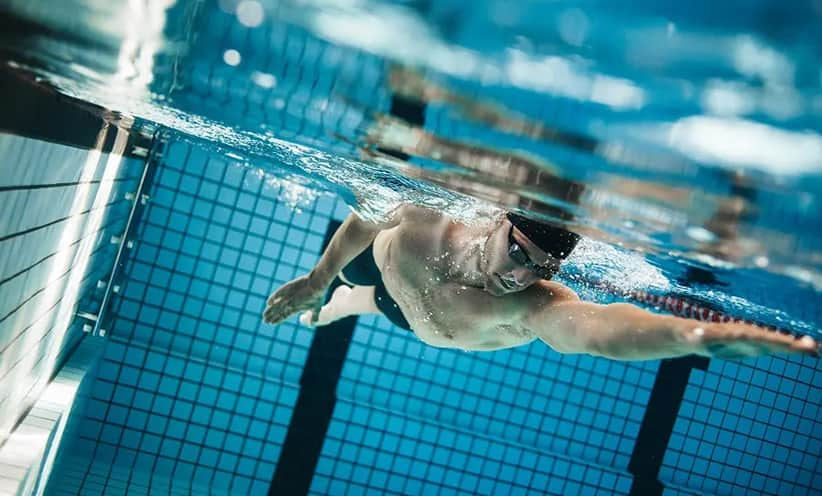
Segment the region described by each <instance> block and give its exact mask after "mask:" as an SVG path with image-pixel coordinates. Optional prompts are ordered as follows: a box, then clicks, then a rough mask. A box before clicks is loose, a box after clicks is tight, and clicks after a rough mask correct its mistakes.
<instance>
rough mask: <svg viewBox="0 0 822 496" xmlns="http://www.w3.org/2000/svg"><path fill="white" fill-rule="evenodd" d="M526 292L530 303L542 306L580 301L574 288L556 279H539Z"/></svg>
mask: <svg viewBox="0 0 822 496" xmlns="http://www.w3.org/2000/svg"><path fill="white" fill-rule="evenodd" d="M524 293H525V296H526V298H527V300H528V304H529V305H537V306H540V307H545V306H550V305H562V304H567V303H576V302H578V301H579V296H578V295H577V294H576V292H575V291H574V290H573V289H571V288H569V287H568V286H566V285H564V284H560V283H558V282H556V281H545V280H542V281H538V282H537V283H535V284H534V285H533V286H531V287H530V288H528V289H527V290H526V291H525V292H524Z"/></svg>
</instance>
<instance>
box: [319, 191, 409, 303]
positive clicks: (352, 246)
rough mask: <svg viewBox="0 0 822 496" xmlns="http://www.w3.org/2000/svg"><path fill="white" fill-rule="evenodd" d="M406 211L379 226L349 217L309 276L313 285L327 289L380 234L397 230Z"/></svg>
mask: <svg viewBox="0 0 822 496" xmlns="http://www.w3.org/2000/svg"><path fill="white" fill-rule="evenodd" d="M405 210H406V207H400V208H399V209H397V210H396V211H395V212H394V213H393V214H392V215H391V217H390V218H389V219H388V220H387V221H385V222H379V223H377V222H369V221H366V220H363V219H361V218H360V217H358V216H357V215H356V214H354V213H351V214H349V215H348V217H347V218H346V219H345V221H344V222H343V223H342V225H341V226H340V228H339V229H337V231H336V232H335V233H334V236H332V238H331V241H330V242H329V243H328V246H327V247H326V249H325V251H324V252H323V254H322V256H321V257H320V261H319V262H317V265H316V266H315V267H314V269H313V270H312V271H311V274H310V275H309V277H310V278H311V279H312V282H313V283H314V284H317V285H319V286H322V287H323V288H327V287H328V286H329V285H330V284H331V282H332V281H333V280H334V278H335V277H336V276H337V274H339V273H340V271H341V270H342V269H343V268H344V267H345V266H346V265H348V264H349V263H350V262H351V261H352V260H354V258H356V257H357V255H359V254H360V253H362V252H363V251H364V250H365V249H366V248H368V246H369V245H371V243H373V242H374V239H375V238H376V237H377V235H378V234H379V233H380V232H382V231H384V230H386V229H391V228H393V227H396V226H397V225H398V224H399V223H400V221H401V220H402V218H403V216H404V214H405Z"/></svg>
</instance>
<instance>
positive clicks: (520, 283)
mask: <svg viewBox="0 0 822 496" xmlns="http://www.w3.org/2000/svg"><path fill="white" fill-rule="evenodd" d="M503 277H505V279H506V280H507V281H509V282H511V283H513V284H514V285H515V286H517V287H518V288H524V287H525V286H529V285H530V284H531V283H533V282H534V281H535V280H536V279H535V278H534V274H533V273H532V272H531V271H530V270H528V269H526V268H524V267H518V268H516V269H514V270H512V271H511V272H509V273H507V274H505V276H503Z"/></svg>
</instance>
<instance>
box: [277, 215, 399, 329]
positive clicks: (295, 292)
mask: <svg viewBox="0 0 822 496" xmlns="http://www.w3.org/2000/svg"><path fill="white" fill-rule="evenodd" d="M403 212H404V207H401V208H399V209H397V211H396V212H395V213H394V214H393V215H392V216H391V218H390V219H389V220H388V221H386V222H382V223H374V222H368V221H365V220H362V219H360V218H359V217H358V216H357V215H355V214H353V213H352V214H350V215H349V216H348V218H346V219H345V221H344V222H343V223H342V225H341V226H340V228H339V229H337V231H336V232H335V233H334V236H333V237H332V238H331V241H330V242H329V243H328V246H327V247H326V249H325V251H324V252H323V254H322V256H321V257H320V260H319V262H317V265H316V266H315V267H314V269H313V270H312V271H311V272H310V273H309V274H307V275H305V276H302V277H299V278H297V279H294V280H293V281H291V282H288V283H286V284H285V285H283V286H282V287H281V288H280V289H278V290H277V291H275V292H274V293H273V294H272V295H271V296H270V297H269V298H268V302H267V307H266V309H265V313H264V314H263V318H264V320H265V321H266V322H267V323H269V324H276V323H278V322H281V321H283V320H285V319H287V318H288V317H290V316H291V315H293V314H295V313H297V312H300V311H303V310H314V312H313V315H314V316H315V317H316V316H317V315H319V308H320V307H321V306H322V303H323V301H322V299H323V296H324V295H325V292H326V290H327V289H328V286H329V285H330V284H331V282H332V281H333V280H334V277H336V276H337V274H339V272H340V271H341V270H342V269H343V267H345V266H346V265H348V263H349V262H351V261H352V260H353V259H354V258H355V257H356V256H357V255H359V254H360V253H362V251H363V250H365V249H366V248H368V246H369V245H370V244H371V243H373V242H374V238H376V237H377V234H379V233H380V232H381V231H383V230H385V229H390V228H392V227H394V226H396V225H397V224H398V223H399V222H400V220H401V219H402V215H403Z"/></svg>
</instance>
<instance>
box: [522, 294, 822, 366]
mask: <svg viewBox="0 0 822 496" xmlns="http://www.w3.org/2000/svg"><path fill="white" fill-rule="evenodd" d="M551 287H553V288H554V289H551ZM562 288H564V289H562ZM541 289H542V290H543V291H547V292H549V293H552V296H550V297H548V298H544V299H542V300H538V299H537V300H535V299H534V294H533V292H532V294H529V299H530V302H531V305H532V308H534V311H533V312H528V313H526V314H525V315H524V317H523V318H524V321H525V323H526V327H528V328H530V329H531V330H532V331H533V332H534V333H535V334H536V335H537V336H538V337H540V338H541V339H542V340H543V341H544V342H546V343H547V344H548V345H550V346H552V347H555V348H556V349H557V350H558V351H563V352H570V353H589V354H591V355H599V356H605V357H608V358H614V359H619V360H653V359H661V358H671V357H677V356H683V355H689V354H698V355H705V356H718V357H740V356H757V355H764V354H768V353H807V354H816V353H818V350H819V344H818V343H817V342H815V341H814V340H813V339H811V338H810V337H804V338H802V339H797V338H796V337H794V336H791V335H787V334H782V333H779V332H775V331H771V330H768V329H764V328H761V327H757V326H752V325H748V324H743V323H714V322H699V321H696V320H690V319H683V318H679V317H673V316H669V315H659V314H655V313H652V312H649V311H646V310H643V309H641V308H639V307H637V306H634V305H631V304H627V303H614V304H610V305H599V304H595V303H588V302H583V301H579V299H578V298H576V295H573V296H569V295H567V294H566V295H565V296H561V297H559V298H557V294H558V292H559V293H561V292H563V291H567V292H568V293H570V294H573V292H572V291H571V290H570V289H568V288H565V287H564V286H562V285H560V284H557V283H546V284H544V285H543V287H542V288H541Z"/></svg>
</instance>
